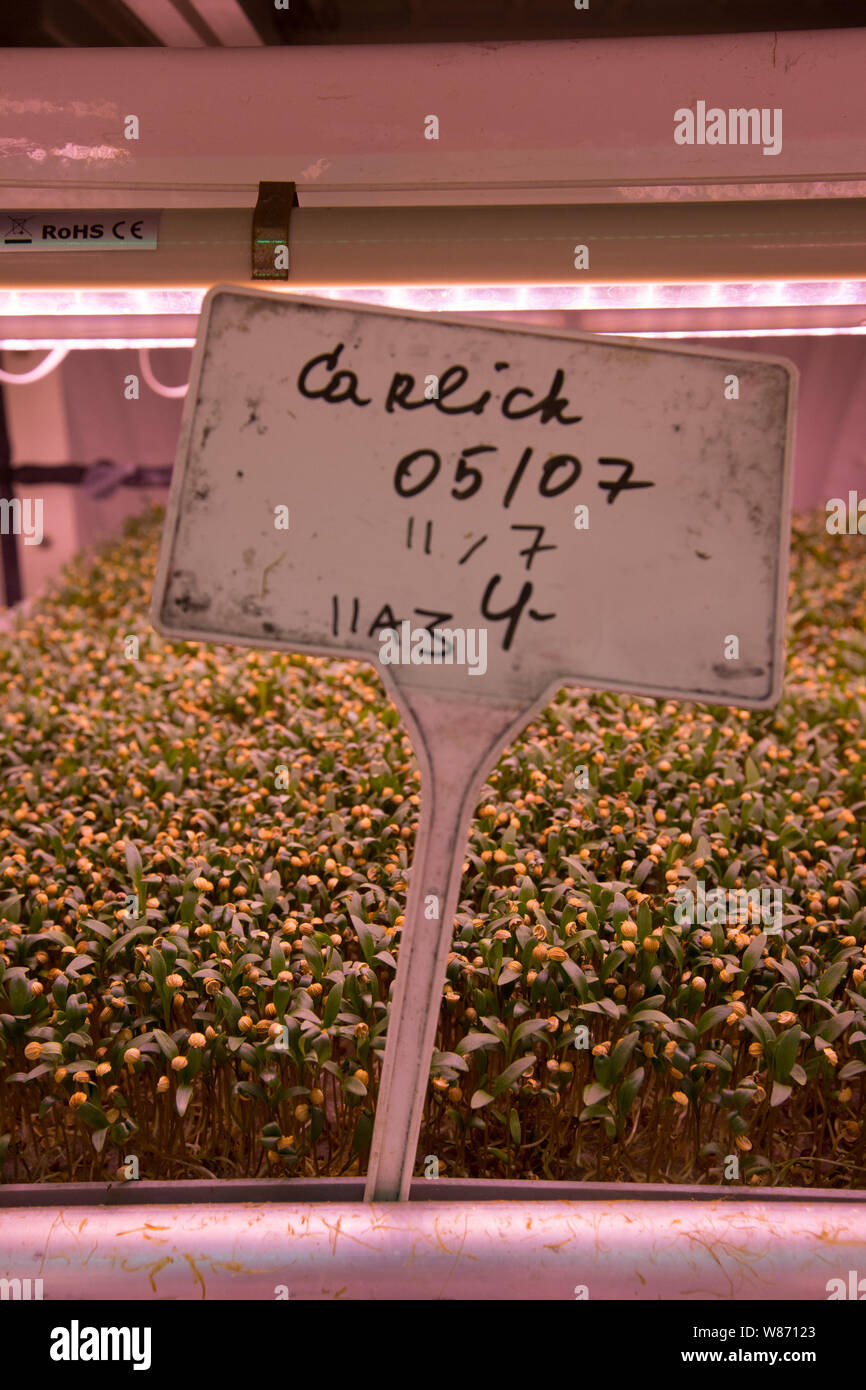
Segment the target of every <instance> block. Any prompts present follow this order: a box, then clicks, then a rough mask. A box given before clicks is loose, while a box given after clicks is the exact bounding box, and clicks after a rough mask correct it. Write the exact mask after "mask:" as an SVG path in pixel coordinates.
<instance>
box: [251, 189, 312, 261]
mask: <svg viewBox="0 0 866 1390" xmlns="http://www.w3.org/2000/svg"><path fill="white" fill-rule="evenodd" d="M299 206H300V205H299V203H298V195H297V192H296V190H295V185H294V184H293V183H272V182H268V181H262V182H260V183H259V196H258V199H257V201H256V206H255V210H254V211H253V226H252V234H251V241H250V259H251V267H250V279H252V280H288V278H289V222H290V220H291V215H292V208H296V207H299ZM281 251H282V252H283V253H284V254H283V255H280V252H281Z"/></svg>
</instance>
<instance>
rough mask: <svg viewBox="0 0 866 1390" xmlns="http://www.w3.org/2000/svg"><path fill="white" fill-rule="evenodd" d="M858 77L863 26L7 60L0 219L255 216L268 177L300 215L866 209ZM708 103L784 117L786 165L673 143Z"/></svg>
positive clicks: (864, 106) (82, 53) (780, 157)
mask: <svg viewBox="0 0 866 1390" xmlns="http://www.w3.org/2000/svg"><path fill="white" fill-rule="evenodd" d="M152 3H153V5H156V4H157V0H152ZM162 3H165V0H162ZM136 5H137V6H139V7H140V11H141V13H142V15H143V16H144V17H145V19H146V18H147V14H148V13H151V15H152V14H153V11H152V9H151V3H150V0H136ZM137 12H138V11H137ZM189 42H190V43H192V42H193V40H192V39H190V40H189ZM195 42H198V40H197V39H196V40H195ZM864 72H866V29H844V30H843V29H840V30H817V31H812V32H809V33H799V32H792V33H780V34H777V35H773V34H739V35H737V34H733V35H723V36H714V35H710V36H704V37H697V38H695V37H688V38H644V39H617V40H609V39H589V40H585V41H583V42H579V43H577V42H576V43H571V42H564V43H560V42H547V43H506V44H490V45H483V46H482V45H478V44H460V45H448V44H432V45H414V46H412V45H406V46H402V45H381V46H377V45H359V46H357V47H354V48H344V47H332V46H331V45H325V46H323V47H307V48H304V49H295V48H292V47H263V48H258V49H255V50H253V49H246V48H235V49H222V48H214V47H210V48H202V47H198V48H196V49H192V48H187V49H177V48H174V49H172V48H165V49H161V48H128V49H117V48H110V49H62V50H59V49H58V50H52V49H38V50H34V49H13V50H9V49H7V50H5V51H0V94H2V95H0V129H2V135H0V207H4V208H27V207H45V208H49V207H57V206H66V207H75V206H78V207H80V206H86V205H87V203H88V202H90V203H91V205H92V206H97V207H100V206H101V207H136V206H139V207H145V206H149V207H153V206H169V207H195V206H204V207H207V206H211V207H213V206H223V207H225V206H250V205H251V204H252V203H253V202H254V201H255V191H256V189H257V187H258V183H259V180H261V179H273V180H281V179H293V180H294V181H295V182H296V183H297V185H298V192H299V197H300V202H301V207H302V208H303V207H305V206H311V205H317V206H324V205H328V204H332V205H339V204H341V203H344V204H345V203H348V204H368V205H369V204H373V203H382V202H389V203H392V204H394V205H395V206H405V205H408V204H412V203H415V204H423V203H446V204H470V203H484V202H488V203H528V202H551V203H565V202H577V201H581V200H587V197H588V194H589V201H600V200H601V199H602V198H603V199H604V200H609V201H622V200H623V199H634V200H640V201H650V200H653V199H658V200H662V201H673V200H674V199H676V198H678V197H679V196H680V190H682V189H684V188H686V189H689V190H691V192H690V194H689V196H691V197H697V198H699V199H700V198H707V197H726V198H729V199H730V198H734V199H736V198H743V197H747V196H749V195H750V192H751V193H753V194H754V195H757V196H759V197H760V198H771V197H773V196H787V197H789V198H791V197H806V196H821V197H823V196H827V195H828V194H834V195H835V194H838V193H840V192H842V193H844V192H846V191H847V192H849V193H851V194H858V193H859V195H860V196H862V193H863V192H864V190H866V82H864V81H863V73H864ZM699 99H701V100H706V101H707V102H708V103H710V104H712V103H718V105H719V106H721V107H723V108H730V107H737V108H738V107H741V106H742V107H746V108H751V107H754V108H757V109H761V108H768V109H771V108H772V109H775V108H779V109H780V110H781V111H782V137H783V138H782V148H781V151H780V152H779V153H778V154H776V155H764V154H763V152H762V147H760V146H758V145H740V144H734V145H707V144H703V145H699V144H694V145H678V144H676V143H675V141H674V138H673V137H674V128H675V120H674V113H675V111H676V110H677V109H679V108H681V107H685V106H689V107H693V108H694V107H695V106H696V103H697V101H698V100H699ZM128 114H135V115H137V116H138V117H139V124H140V135H139V138H138V139H137V140H127V139H126V138H125V134H124V118H125V117H126V116H127V115H128ZM429 115H435V116H437V117H438V119H439V139H438V140H432V139H426V138H425V134H424V131H425V118H426V117H427V116H429ZM858 185H859V187H858ZM592 190H596V191H595V193H594V194H593V193H592V192H591V191H592ZM598 190H602V194H601V196H599V193H598Z"/></svg>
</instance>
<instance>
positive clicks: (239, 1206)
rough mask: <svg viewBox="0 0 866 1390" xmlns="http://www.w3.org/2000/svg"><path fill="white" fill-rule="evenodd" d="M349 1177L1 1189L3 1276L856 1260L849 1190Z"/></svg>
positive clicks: (189, 1293)
mask: <svg viewBox="0 0 866 1390" xmlns="http://www.w3.org/2000/svg"><path fill="white" fill-rule="evenodd" d="M362 1190H363V1182H362V1181H361V1180H358V1179H344V1180H336V1181H332V1180H324V1179H323V1180H321V1181H319V1182H312V1181H303V1180H296V1181H288V1182H273V1183H267V1184H260V1183H247V1182H227V1183H212V1182H195V1181H193V1182H183V1183H129V1184H127V1185H121V1186H117V1185H115V1186H112V1187H108V1188H106V1187H105V1186H103V1185H101V1184H78V1185H76V1186H74V1187H65V1186H64V1187H63V1188H59V1187H53V1188H52V1187H46V1186H42V1187H41V1188H38V1189H37V1188H36V1187H34V1186H27V1187H17V1188H16V1187H5V1188H4V1189H3V1190H2V1194H0V1202H2V1203H3V1205H4V1206H5V1208H6V1209H5V1210H4V1211H3V1213H2V1217H0V1278H2V1277H7V1278H11V1277H14V1278H18V1279H22V1280H23V1279H30V1280H31V1281H35V1280H36V1279H41V1280H42V1291H43V1297H44V1299H46V1300H62V1299H75V1300H82V1299H84V1300H90V1299H128V1300H136V1301H143V1302H146V1301H148V1300H150V1299H153V1298H157V1299H160V1300H164V1299H180V1300H182V1299H212V1300H213V1299H217V1300H220V1299H221V1300H237V1299H242V1300H243V1299H271V1300H274V1299H287V1298H288V1299H335V1298H340V1299H344V1300H346V1299H361V1300H368V1301H375V1300H380V1299H401V1300H409V1299H454V1300H473V1299H484V1300H487V1299H515V1298H520V1299H546V1300H549V1299H564V1300H574V1299H575V1298H581V1299H582V1298H588V1299H589V1300H591V1301H592V1300H613V1299H617V1300H643V1299H646V1300H677V1301H680V1300H684V1299H693V1300H700V1299H704V1300H706V1299H718V1300H725V1301H727V1300H732V1299H744V1300H766V1299H784V1300H792V1301H814V1300H826V1298H827V1296H828V1295H827V1285H828V1281H829V1280H830V1279H836V1278H842V1279H843V1280H847V1278H848V1272H849V1271H850V1270H851V1269H860V1270H862V1269H864V1268H866V1202H864V1200H863V1199H862V1197H861V1196H860V1194H858V1193H850V1194H849V1193H839V1192H835V1191H834V1192H828V1191H817V1192H810V1193H809V1194H808V1196H804V1194H803V1192H802V1191H801V1190H798V1189H774V1190H765V1191H762V1192H761V1193H755V1194H749V1193H747V1192H746V1191H745V1190H743V1189H740V1190H729V1191H728V1192H727V1193H720V1192H717V1191H714V1190H712V1189H707V1188H700V1187H691V1188H683V1187H669V1186H645V1187H634V1188H628V1187H623V1186H616V1185H613V1184H611V1185H605V1184H602V1185H590V1184H571V1183H547V1182H544V1183H542V1182H539V1183H519V1182H508V1183H490V1182H470V1181H463V1180H460V1179H453V1180H448V1179H439V1180H437V1181H424V1180H423V1179H420V1180H418V1179H416V1180H415V1182H414V1183H413V1185H412V1193H411V1197H410V1200H409V1201H408V1202H404V1203H374V1204H364V1203H363V1202H362V1201H361V1200H360V1197H361V1194H362ZM220 1193H222V1194H223V1199H222V1200H216V1201H214V1200H212V1199H213V1197H214V1196H215V1195H216V1194H220ZM264 1194H273V1196H272V1200H267V1198H266V1197H265V1195H264ZM314 1195H320V1198H321V1199H320V1200H317V1201H316V1200H310V1199H311V1197H313V1196H314ZM49 1199H50V1202H49ZM41 1203H46V1204H45V1205H42V1204H41Z"/></svg>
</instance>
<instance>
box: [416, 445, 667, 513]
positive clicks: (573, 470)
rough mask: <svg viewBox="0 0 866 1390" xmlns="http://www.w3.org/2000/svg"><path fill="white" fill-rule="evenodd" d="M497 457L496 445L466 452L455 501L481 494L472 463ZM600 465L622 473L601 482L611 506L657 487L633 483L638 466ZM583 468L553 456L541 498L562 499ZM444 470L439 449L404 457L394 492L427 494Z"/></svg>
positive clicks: (515, 484)
mask: <svg viewBox="0 0 866 1390" xmlns="http://www.w3.org/2000/svg"><path fill="white" fill-rule="evenodd" d="M495 453H498V449H497V446H496V445H495V444H473V445H472V446H471V447H470V448H468V449H464V450H463V452H462V453H461V455H460V457H459V459H458V460H457V465H456V467H455V470H454V486H453V487H452V488H451V496H452V497H453V498H454V499H455V501H457V502H466V501H468V500H469V498H470V497H474V496H475V494H476V493H477V492H479V491H480V489H481V486H482V483H483V482H484V475H483V473H482V471H481V469H480V468H478V467H477V466H476V465H475V464H474V463H470V462H469V459H471V458H477V457H478V455H480V454H495ZM532 455H533V450H532V449H531V448H529V447H527V448H526V449H524V450H523V453H522V454H521V455H520V458H519V459H518V462H517V466H516V467H515V469H514V472H513V473H512V475H511V479H510V481H509V483H508V486H507V488H506V489H505V492H504V493H503V496H502V506H503V507H510V506H511V502H512V499H513V498H514V494H515V493H516V492H517V489H518V488H519V486H520V484H521V482H522V481H523V477H524V474H525V473H526V471H527V469H528V468H529V465H530V463H531V462H532ZM598 463H599V465H600V466H601V467H602V468H618V469H619V475H618V476H617V477H615V478H612V477H607V478H605V479H599V483H598V486H599V487H600V488H601V489H602V491H603V492H606V493H607V500H608V502H615V501H616V499H617V497H619V495H620V493H621V492H630V491H632V490H633V489H635V488H644V487H655V484H654V483H651V482H649V481H646V480H642V479H639V478H637V479H634V480H632V474H633V473H634V464H633V463H632V462H631V460H630V459H621V458H600V459H599V460H598ZM582 467H583V466H582V464H581V462H580V459H578V458H575V456H574V455H573V454H551V455H550V457H549V458H548V459H546V460H545V462H544V463H543V464H542V466H541V476H540V477H539V478H538V479H537V486H538V492H539V495H540V496H541V497H559V496H560V495H561V493H563V492H567V491H568V489H569V488H570V487H573V486H574V484H575V483H576V482H577V480H578V478H579V477H580V475H581V472H582ZM441 470H442V457H441V455H440V454H439V453H437V451H436V450H435V449H428V448H421V449H413V450H412V452H411V453H410V454H404V456H403V458H401V460H400V462H399V463H398V464H397V468H396V470H395V473H394V490H395V492H396V493H397V494H398V496H400V497H417V496H418V495H419V493H422V492H425V491H426V489H427V488H428V487H430V485H431V484H432V483H433V482H434V481H435V480H436V478H437V477H438V476H439V474H440V472H441Z"/></svg>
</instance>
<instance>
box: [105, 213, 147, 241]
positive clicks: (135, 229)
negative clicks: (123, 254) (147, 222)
mask: <svg viewBox="0 0 866 1390" xmlns="http://www.w3.org/2000/svg"><path fill="white" fill-rule="evenodd" d="M141 223H142V219H141V218H139V220H138V221H137V222H130V224H129V230H130V232H131V234H132V235H133V236H134V237H135V239H136V241H141V240H142V237H143V235H144V234H143V232H142V231H141ZM125 226H126V222H125V220H122V221H120V222H115V224H114V226H113V227H112V229H111V234H112V236H115V237H116V238H117V240H118V241H126V237H125V236H124V235H123V233H122V232H119V231H118V230H117V229H118V227H125Z"/></svg>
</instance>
